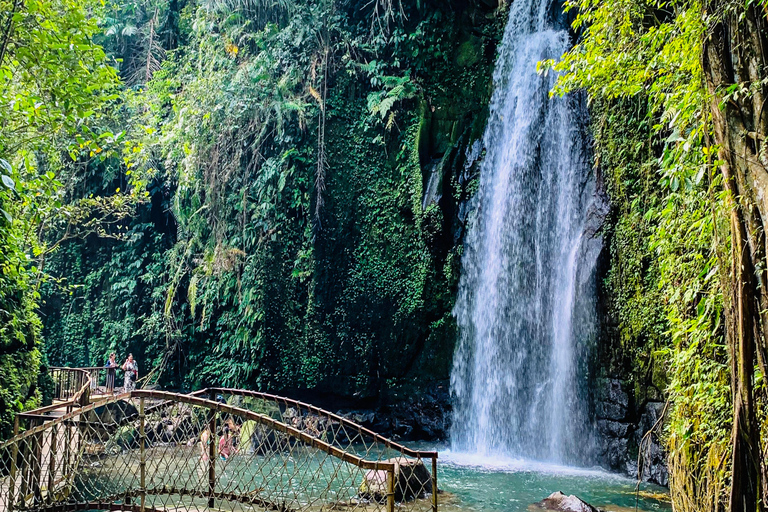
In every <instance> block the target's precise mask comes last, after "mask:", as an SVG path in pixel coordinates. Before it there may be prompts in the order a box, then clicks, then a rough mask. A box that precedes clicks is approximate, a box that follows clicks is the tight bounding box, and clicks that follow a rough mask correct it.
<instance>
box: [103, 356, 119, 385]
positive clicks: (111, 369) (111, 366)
mask: <svg viewBox="0 0 768 512" xmlns="http://www.w3.org/2000/svg"><path fill="white" fill-rule="evenodd" d="M116 357H117V355H115V353H114V352H112V353H111V354H109V361H107V364H105V365H104V368H106V369H107V393H114V392H115V369H116V368H117V361H116V360H115V358H116Z"/></svg>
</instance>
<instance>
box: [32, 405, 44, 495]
mask: <svg viewBox="0 0 768 512" xmlns="http://www.w3.org/2000/svg"><path fill="white" fill-rule="evenodd" d="M39 421H40V424H41V425H42V423H43V422H42V420H39ZM36 426H38V420H35V421H34V422H31V425H30V428H34V427H36ZM42 458H43V432H38V433H37V434H33V435H32V475H31V476H32V478H31V480H32V496H33V500H34V503H35V504H40V503H41V502H42V500H43V494H42V490H41V487H42V479H43V461H42V460H41V459H42Z"/></svg>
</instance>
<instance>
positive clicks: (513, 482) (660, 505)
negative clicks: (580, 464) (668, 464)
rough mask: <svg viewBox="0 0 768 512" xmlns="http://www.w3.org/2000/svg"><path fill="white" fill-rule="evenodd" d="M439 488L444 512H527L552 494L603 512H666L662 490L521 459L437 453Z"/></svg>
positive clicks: (590, 471)
mask: <svg viewBox="0 0 768 512" xmlns="http://www.w3.org/2000/svg"><path fill="white" fill-rule="evenodd" d="M440 457H441V459H440V470H439V473H438V474H439V482H440V484H439V487H440V489H442V490H445V491H446V492H447V493H450V494H451V497H450V499H446V500H445V501H442V503H444V505H443V506H441V509H440V510H442V511H445V512H530V510H531V508H530V507H531V505H532V504H533V503H536V502H539V501H541V500H542V499H544V498H546V497H547V496H549V495H550V494H552V493H553V492H555V491H561V492H563V493H564V494H567V495H570V494H575V495H576V496H578V497H580V498H581V499H583V500H584V501H586V502H587V503H590V504H591V505H593V506H595V507H598V508H600V509H602V510H605V511H606V512H635V510H636V509H635V506H637V511H641V512H651V511H669V510H672V507H671V506H670V504H669V502H668V494H667V492H666V490H665V489H662V488H660V487H657V486H653V485H646V484H644V485H642V486H640V489H639V490H640V494H636V493H635V482H634V481H632V480H630V479H627V478H624V477H621V476H618V475H615V474H611V473H607V472H605V471H602V470H600V469H577V468H573V467H568V466H559V465H555V464H546V463H532V462H530V461H526V460H522V459H508V458H488V457H477V456H471V455H467V454H457V453H452V452H450V451H448V452H441V453H440Z"/></svg>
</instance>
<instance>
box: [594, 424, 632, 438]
mask: <svg viewBox="0 0 768 512" xmlns="http://www.w3.org/2000/svg"><path fill="white" fill-rule="evenodd" d="M597 430H598V431H599V432H601V433H602V434H605V435H607V436H610V437H621V438H625V437H627V433H628V432H629V423H620V422H618V421H610V420H597Z"/></svg>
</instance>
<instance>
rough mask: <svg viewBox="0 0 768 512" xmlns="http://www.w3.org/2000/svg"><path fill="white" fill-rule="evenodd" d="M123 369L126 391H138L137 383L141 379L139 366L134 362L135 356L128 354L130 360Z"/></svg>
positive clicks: (126, 361)
mask: <svg viewBox="0 0 768 512" xmlns="http://www.w3.org/2000/svg"><path fill="white" fill-rule="evenodd" d="M121 368H122V369H123V371H124V372H125V376H124V377H123V386H124V387H125V391H133V390H134V389H136V381H137V380H138V378H139V365H138V364H136V361H134V360H133V354H128V359H126V360H125V362H124V363H123V366H121Z"/></svg>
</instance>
